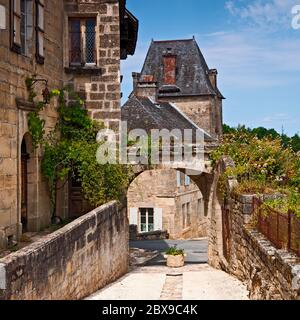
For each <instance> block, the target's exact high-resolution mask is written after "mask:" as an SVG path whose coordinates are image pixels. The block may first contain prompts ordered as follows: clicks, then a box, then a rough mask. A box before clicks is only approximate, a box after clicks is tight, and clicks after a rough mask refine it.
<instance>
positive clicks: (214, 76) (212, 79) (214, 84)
mask: <svg viewBox="0 0 300 320" xmlns="http://www.w3.org/2000/svg"><path fill="white" fill-rule="evenodd" d="M217 76H218V71H217V69H210V70H209V71H208V77H209V80H210V83H211V85H212V87H213V88H214V89H216V88H217Z"/></svg>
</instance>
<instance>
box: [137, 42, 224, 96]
mask: <svg viewBox="0 0 300 320" xmlns="http://www.w3.org/2000/svg"><path fill="white" fill-rule="evenodd" d="M168 52H169V53H171V54H174V55H176V56H177V80H176V86H174V87H173V88H169V89H171V90H170V91H169V90H168V88H166V89H167V90H163V89H164V86H163V85H164V84H163V68H164V67H163V56H164V54H166V53H168ZM208 71H209V68H208V66H207V64H206V61H205V59H204V57H203V55H202V53H201V51H200V49H199V46H198V44H197V42H196V40H195V39H188V40H167V41H152V43H151V45H150V48H149V51H148V53H147V57H146V60H145V62H144V66H143V69H142V72H141V78H142V77H143V76H147V75H154V77H155V80H156V81H157V82H158V88H159V96H161V97H164V96H190V95H192V96H193V95H214V96H215V95H217V96H218V97H220V98H222V99H223V98H224V97H223V96H222V94H221V93H220V91H219V90H218V89H214V88H213V87H212V85H211V83H210V80H209V77H208ZM178 89H179V90H178ZM164 91H165V92H164Z"/></svg>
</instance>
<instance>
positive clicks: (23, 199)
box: [21, 152, 29, 232]
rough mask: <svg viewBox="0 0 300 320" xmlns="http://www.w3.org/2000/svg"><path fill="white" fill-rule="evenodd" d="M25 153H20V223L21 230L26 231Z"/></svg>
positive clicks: (26, 185)
mask: <svg viewBox="0 0 300 320" xmlns="http://www.w3.org/2000/svg"><path fill="white" fill-rule="evenodd" d="M28 159H29V156H28V154H27V153H23V152H22V155H21V223H22V226H23V232H26V231H27V224H28V168H27V163H28Z"/></svg>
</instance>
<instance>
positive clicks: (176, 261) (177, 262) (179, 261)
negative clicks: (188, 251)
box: [165, 255, 184, 268]
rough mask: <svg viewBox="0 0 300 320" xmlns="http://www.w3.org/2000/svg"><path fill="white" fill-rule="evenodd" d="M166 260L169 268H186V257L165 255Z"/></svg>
mask: <svg viewBox="0 0 300 320" xmlns="http://www.w3.org/2000/svg"><path fill="white" fill-rule="evenodd" d="M165 258H166V259H167V266H168V267H171V268H180V267H183V266H184V256H183V255H179V256H170V255H165Z"/></svg>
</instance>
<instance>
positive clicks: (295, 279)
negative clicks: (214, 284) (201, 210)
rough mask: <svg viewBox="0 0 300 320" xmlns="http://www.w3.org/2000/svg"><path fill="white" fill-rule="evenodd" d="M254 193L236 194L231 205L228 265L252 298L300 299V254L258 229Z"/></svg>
mask: <svg viewBox="0 0 300 320" xmlns="http://www.w3.org/2000/svg"><path fill="white" fill-rule="evenodd" d="M253 197H254V196H251V195H250V196H249V195H241V196H236V197H235V199H234V200H233V201H232V204H231V206H230V211H229V215H230V217H229V221H230V224H231V235H230V258H229V261H228V266H227V269H228V270H229V271H230V272H231V273H232V274H234V275H235V276H237V277H238V278H239V279H241V280H242V281H245V282H246V283H247V285H248V289H249V291H250V297H251V298H252V299H263V300H266V299H276V300H277V299H285V300H290V299H300V258H299V257H297V256H296V255H294V254H292V253H289V252H287V251H285V250H278V249H276V248H275V247H274V245H273V244H272V243H271V242H270V241H268V240H267V239H266V238H265V237H264V236H263V235H262V234H260V233H259V232H258V231H256V229H255V227H254V226H253V223H254V222H253V219H252V218H253V204H252V203H253Z"/></svg>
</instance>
